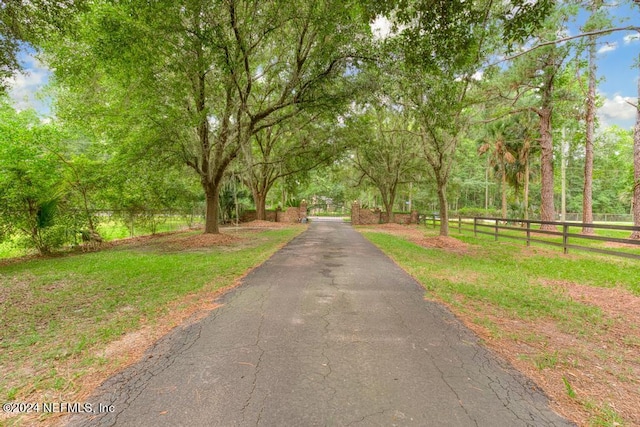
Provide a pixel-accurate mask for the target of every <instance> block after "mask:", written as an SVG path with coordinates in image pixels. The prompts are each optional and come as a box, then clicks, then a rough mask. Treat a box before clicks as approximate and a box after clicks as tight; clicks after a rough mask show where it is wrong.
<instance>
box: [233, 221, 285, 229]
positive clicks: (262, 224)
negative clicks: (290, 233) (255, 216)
mask: <svg viewBox="0 0 640 427" xmlns="http://www.w3.org/2000/svg"><path fill="white" fill-rule="evenodd" d="M291 225H292V224H290V223H286V222H273V221H264V220H255V221H249V222H242V223H240V227H243V228H287V227H291Z"/></svg>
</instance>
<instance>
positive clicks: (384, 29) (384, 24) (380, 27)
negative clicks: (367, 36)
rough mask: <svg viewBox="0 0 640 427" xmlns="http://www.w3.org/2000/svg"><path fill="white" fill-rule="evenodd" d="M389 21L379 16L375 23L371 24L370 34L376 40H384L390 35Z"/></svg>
mask: <svg viewBox="0 0 640 427" xmlns="http://www.w3.org/2000/svg"><path fill="white" fill-rule="evenodd" d="M391 26H392V24H391V21H389V20H388V19H387V18H386V17H385V16H382V15H379V16H378V17H377V18H376V19H375V21H373V22H372V23H371V32H372V33H373V38H374V39H376V40H384V39H386V38H387V37H389V36H390V35H391Z"/></svg>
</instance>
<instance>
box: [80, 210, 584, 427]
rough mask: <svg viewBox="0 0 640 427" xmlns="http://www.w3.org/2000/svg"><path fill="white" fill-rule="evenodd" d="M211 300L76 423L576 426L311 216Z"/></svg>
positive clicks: (412, 285)
mask: <svg viewBox="0 0 640 427" xmlns="http://www.w3.org/2000/svg"><path fill="white" fill-rule="evenodd" d="M218 302H219V303H221V304H223V305H222V307H220V308H218V309H217V310H215V311H213V312H212V313H211V315H209V316H208V317H206V318H204V319H203V320H201V321H199V322H197V323H193V324H190V325H188V326H185V327H182V328H177V329H176V330H175V331H173V332H172V333H170V334H169V335H167V336H166V337H165V338H163V339H162V340H160V341H159V342H158V343H157V344H156V345H155V346H154V347H153V348H152V349H150V350H149V351H148V352H147V354H146V356H145V357H144V358H143V360H142V361H141V362H139V363H137V364H136V365H133V366H131V367H130V368H128V369H126V370H124V371H123V372H121V373H119V374H118V375H116V376H114V377H112V378H111V379H109V380H108V381H106V382H105V383H104V384H103V385H102V386H101V387H100V388H99V389H98V390H97V392H96V394H95V395H94V396H93V397H92V398H91V399H90V401H91V402H93V403H94V407H98V404H102V405H103V406H106V405H113V409H114V410H113V412H105V413H102V414H98V415H92V416H87V415H85V416H74V418H72V419H70V425H74V426H76V425H83V426H84V425H99V426H111V425H118V426H245V425H251V426H253V425H257V426H376V425H382V426H394V425H398V426H404V425H412V426H491V427H495V426H527V425H530V426H564V425H572V424H571V423H569V422H567V421H566V420H565V419H563V418H561V417H559V416H558V415H556V414H555V413H554V412H552V411H551V410H550V409H549V407H548V402H547V399H546V397H545V396H544V395H543V394H542V393H541V392H540V391H539V390H538V389H537V387H536V386H535V385H534V384H533V383H531V382H530V381H528V380H527V379H526V378H525V377H523V376H522V375H520V374H519V373H518V372H517V371H515V370H514V369H513V368H512V367H511V366H510V365H508V364H507V363H505V362H503V361H501V360H500V359H498V358H497V357H495V356H494V355H493V354H492V353H491V352H489V351H488V350H486V349H485V348H484V347H482V346H481V345H480V344H479V343H478V340H477V338H476V337H475V335H474V334H473V333H472V332H470V331H469V330H467V329H466V328H465V327H464V326H463V325H462V324H461V323H460V322H459V321H458V320H457V319H456V318H455V317H454V316H453V315H452V314H451V313H450V312H449V311H448V310H447V309H446V308H443V307H442V306H440V305H438V304H436V303H433V302H430V301H425V299H424V290H423V289H422V288H421V287H420V285H419V284H418V283H416V282H415V281H414V280H413V279H412V278H411V277H409V276H408V275H407V274H406V273H404V272H403V271H402V270H401V269H400V268H399V267H397V266H396V265H395V264H394V263H393V262H392V261H391V260H390V259H389V258H387V257H386V256H385V255H384V254H383V253H381V252H380V251H379V250H378V249H377V248H375V247H374V246H373V245H372V244H370V243H369V242H368V241H366V240H365V239H364V238H363V237H362V236H361V235H360V234H359V233H357V232H356V231H354V230H353V229H352V228H351V226H350V225H348V224H344V223H341V222H320V221H318V222H313V223H312V224H311V225H310V227H309V230H308V231H306V232H305V233H303V234H302V235H301V236H299V237H298V238H296V239H295V240H294V241H292V242H291V243H290V244H289V245H287V246H286V247H285V248H283V249H282V250H280V251H279V252H278V253H276V254H275V255H274V256H273V257H272V258H271V259H269V260H268V261H267V262H266V263H265V264H263V265H262V266H261V267H259V268H257V269H256V270H254V271H253V272H252V273H251V274H250V275H248V276H247V277H246V279H245V280H244V282H243V284H242V285H241V286H240V287H238V288H236V289H235V290H234V291H232V292H230V293H228V294H226V295H225V296H223V297H222V298H221V299H220V300H219V301H218Z"/></svg>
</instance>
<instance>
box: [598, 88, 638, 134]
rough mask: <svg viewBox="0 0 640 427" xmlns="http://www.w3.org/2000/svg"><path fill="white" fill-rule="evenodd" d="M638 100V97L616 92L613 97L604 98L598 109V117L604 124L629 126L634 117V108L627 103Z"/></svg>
mask: <svg viewBox="0 0 640 427" xmlns="http://www.w3.org/2000/svg"><path fill="white" fill-rule="evenodd" d="M629 102H632V103H633V104H635V103H637V102H638V98H633V97H630V96H622V95H619V94H616V95H614V96H613V98H609V97H607V98H605V100H604V104H603V105H602V107H600V108H599V109H598V117H599V118H600V120H601V121H602V124H603V125H604V126H608V125H611V124H617V125H619V126H622V127H625V128H626V127H631V126H632V125H633V122H634V121H635V117H636V111H637V110H636V108H635V107H634V106H633V105H631V104H629Z"/></svg>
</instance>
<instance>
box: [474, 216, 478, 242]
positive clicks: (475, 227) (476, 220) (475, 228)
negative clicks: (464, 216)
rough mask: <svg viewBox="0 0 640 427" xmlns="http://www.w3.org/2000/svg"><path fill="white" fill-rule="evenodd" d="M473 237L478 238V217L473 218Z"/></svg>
mask: <svg viewBox="0 0 640 427" xmlns="http://www.w3.org/2000/svg"><path fill="white" fill-rule="evenodd" d="M473 237H478V217H477V216H474V217H473Z"/></svg>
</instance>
